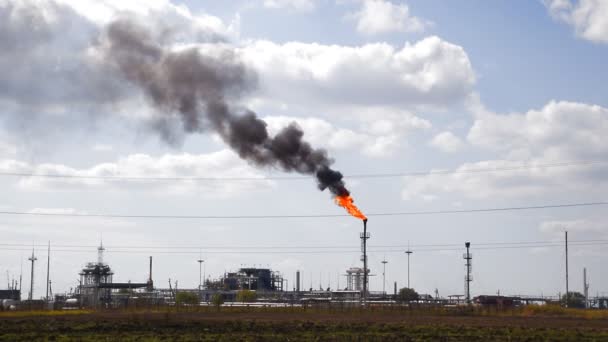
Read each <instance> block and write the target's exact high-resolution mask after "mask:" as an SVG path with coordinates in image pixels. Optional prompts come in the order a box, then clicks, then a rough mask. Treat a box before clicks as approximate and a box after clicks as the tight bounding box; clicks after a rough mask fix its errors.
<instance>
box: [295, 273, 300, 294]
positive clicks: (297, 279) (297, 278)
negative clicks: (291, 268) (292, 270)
mask: <svg viewBox="0 0 608 342" xmlns="http://www.w3.org/2000/svg"><path fill="white" fill-rule="evenodd" d="M296 292H300V271H296Z"/></svg>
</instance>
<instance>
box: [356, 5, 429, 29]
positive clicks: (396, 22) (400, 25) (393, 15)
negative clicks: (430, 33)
mask: <svg viewBox="0 0 608 342" xmlns="http://www.w3.org/2000/svg"><path fill="white" fill-rule="evenodd" d="M348 17H352V18H353V19H354V20H356V21H357V31H358V32H360V33H363V34H365V35H376V34H381V33H388V32H421V31H424V29H425V28H426V27H427V26H429V25H430V23H429V22H427V21H425V20H424V19H421V18H418V17H415V16H412V15H411V14H410V9H409V7H408V6H407V5H406V4H394V3H392V2H390V1H386V0H363V1H362V2H361V9H360V10H359V11H358V12H356V13H354V14H352V15H349V16H348Z"/></svg>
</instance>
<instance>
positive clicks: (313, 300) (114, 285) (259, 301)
mask: <svg viewBox="0 0 608 342" xmlns="http://www.w3.org/2000/svg"><path fill="white" fill-rule="evenodd" d="M361 238H362V252H363V254H362V256H361V261H362V264H363V266H368V263H367V251H366V249H365V243H364V241H365V240H367V239H369V234H361ZM464 247H465V248H466V249H465V251H466V252H465V253H464V254H463V259H464V263H463V266H464V270H463V271H464V275H465V286H464V288H463V293H462V294H455V295H449V296H447V297H440V296H439V294H438V292H437V291H436V293H435V294H434V295H424V294H421V295H419V296H418V297H416V298H415V299H408V300H407V301H406V303H405V304H404V300H403V298H402V297H401V295H400V294H399V291H398V287H397V283H396V282H395V283H394V287H393V288H392V289H391V290H392V291H386V288H385V285H386V283H385V279H384V274H385V269H383V270H382V275H383V278H382V282H383V286H382V287H383V288H382V291H370V289H369V277H371V276H374V274H372V272H371V270H370V269H369V268H367V269H364V268H363V267H359V266H351V267H349V268H346V270H345V271H344V273H343V274H342V277H344V278H345V280H346V286H344V287H343V288H340V286H339V281H338V285H336V288H333V289H332V288H330V287H329V286H328V287H327V288H323V286H321V285H320V284H319V288H313V286H312V283H311V286H310V287H309V288H305V287H304V281H303V277H302V273H301V272H300V271H297V272H296V274H295V279H294V282H293V283H292V284H291V285H292V286H291V287H289V286H288V284H287V279H286V278H285V277H284V276H283V274H282V273H281V272H280V271H278V270H273V269H270V268H259V267H240V268H238V269H235V270H234V271H227V272H224V274H222V275H220V276H218V277H216V278H212V277H209V278H207V279H205V280H204V281H203V278H202V276H201V279H200V283H199V286H198V287H196V288H178V282H177V281H172V280H171V279H169V281H168V282H164V281H163V282H160V283H159V284H163V285H164V284H167V285H168V286H158V284H157V283H155V282H154V280H153V273H152V271H153V258H152V256H149V257H148V258H145V259H144V258H142V264H145V265H146V266H147V268H148V275H147V279H140V281H138V282H132V281H128V282H114V275H115V272H116V271H115V269H114V268H113V267H112V266H111V265H109V264H108V263H106V262H104V252H105V248H104V246H103V244H102V243H100V245H99V246H98V247H97V260H96V261H92V262H87V263H85V264H84V266H83V267H82V269H81V270H80V272H79V274H78V275H79V281H78V285H77V286H76V287H75V288H73V289H72V290H71V291H69V292H68V293H63V294H54V295H53V293H52V288H51V282H50V280H48V283H47V285H48V286H47V294H46V296H45V297H43V298H42V299H35V296H34V294H33V285H34V281H33V280H34V272H33V271H32V272H31V273H32V274H31V283H30V286H31V287H30V288H29V289H24V288H23V286H22V277H20V278H19V280H13V281H11V282H9V287H8V289H6V290H0V304H1V305H0V310H19V309H56V310H69V309H74V308H92V309H117V308H129V307H158V306H175V305H181V304H183V303H181V300H180V298H182V297H184V296H183V295H184V294H187V295H188V298H190V300H189V302H188V303H189V305H193V304H195V305H213V304H212V303H213V302H214V301H215V300H216V299H215V298H221V302H222V303H224V305H299V306H301V305H331V303H340V305H372V304H373V305H409V304H411V302H412V301H413V302H415V303H418V305H422V304H424V305H499V306H516V305H526V304H548V303H560V296H553V297H551V296H542V297H538V296H537V297H535V296H501V295H500V294H497V295H478V296H471V287H470V286H471V282H472V281H473V277H472V271H471V264H472V253H470V248H471V244H470V243H469V242H467V243H465V246H464ZM408 252H409V253H408ZM405 253H407V255H408V257H409V255H410V254H411V253H412V252H411V250H410V249H408V250H407V251H406V252H405ZM29 260H30V261H31V262H32V267H33V264H34V262H35V261H36V260H37V258H36V257H35V255H34V253H33V252H32V256H31V257H30V258H29ZM202 262H203V260H202V259H201V260H199V264H202ZM386 263H387V262H386V260H383V261H382V264H383V268H385V266H386ZM408 264H409V263H408ZM47 271H48V269H47ZM47 279H48V273H47ZM583 281H584V287H585V299H584V305H585V307H587V308H597V309H607V308H608V297H602V296H596V297H589V296H588V289H589V284H588V282H587V272H586V270H584V279H583ZM389 287H390V286H389ZM407 288H409V267H408V284H407V286H406V287H405V289H407ZM22 290H24V291H27V290H29V292H28V293H27V297H25V298H24V297H23V294H22V293H23V292H22ZM243 292H249V293H253V294H254V296H253V298H254V299H253V300H252V298H251V297H249V298H248V299H247V303H246V304H245V303H242V301H243V300H244V299H243V297H240V296H239V294H240V293H243ZM254 302H256V303H254Z"/></svg>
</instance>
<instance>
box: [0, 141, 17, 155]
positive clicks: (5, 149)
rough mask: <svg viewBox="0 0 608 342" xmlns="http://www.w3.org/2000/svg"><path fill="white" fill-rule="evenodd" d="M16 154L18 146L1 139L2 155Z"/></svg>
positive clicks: (0, 149) (0, 150)
mask: <svg viewBox="0 0 608 342" xmlns="http://www.w3.org/2000/svg"><path fill="white" fill-rule="evenodd" d="M16 154H17V147H15V146H13V145H11V144H9V143H7V142H3V141H0V157H8V156H14V155H16Z"/></svg>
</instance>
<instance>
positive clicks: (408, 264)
mask: <svg viewBox="0 0 608 342" xmlns="http://www.w3.org/2000/svg"><path fill="white" fill-rule="evenodd" d="M412 253H414V252H412V251H411V250H410V249H409V248H408V249H407V251H405V254H407V288H408V289H410V288H411V287H410V255H411V254H412Z"/></svg>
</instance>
